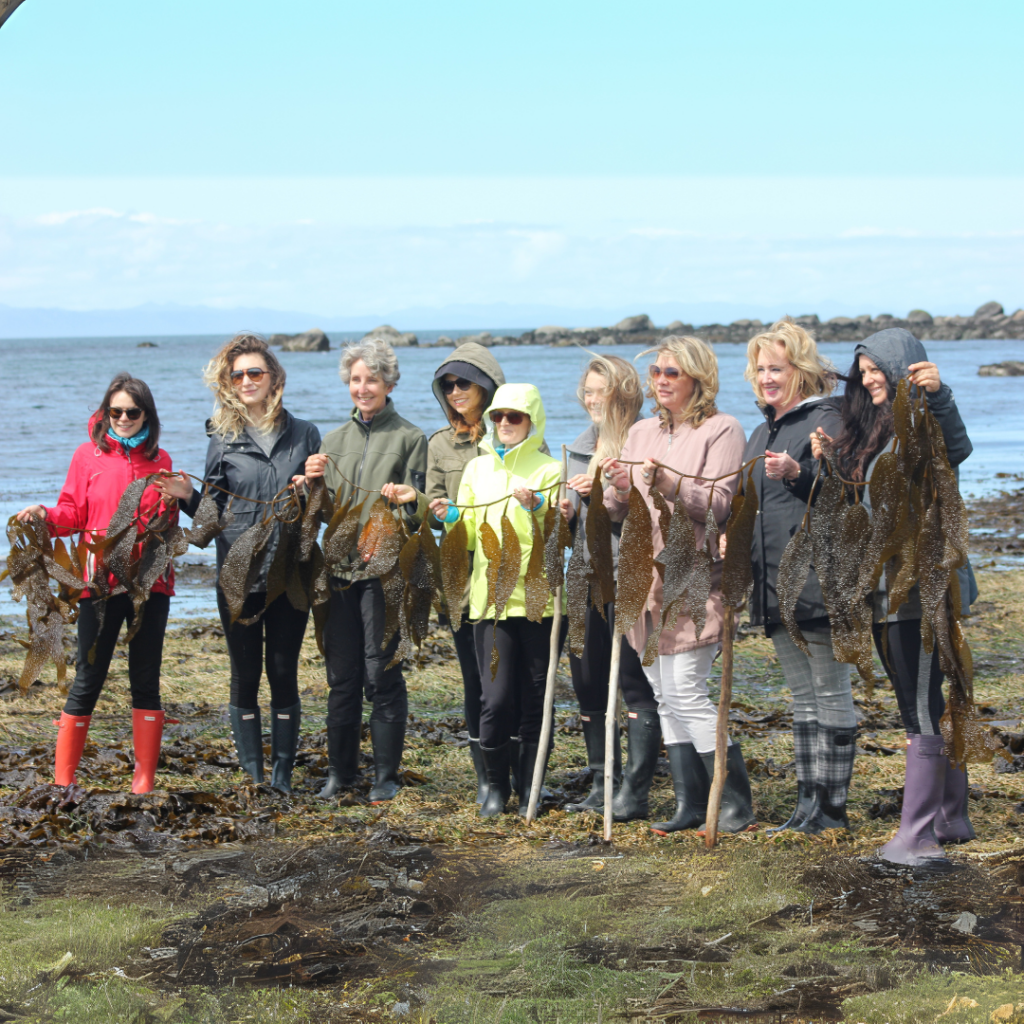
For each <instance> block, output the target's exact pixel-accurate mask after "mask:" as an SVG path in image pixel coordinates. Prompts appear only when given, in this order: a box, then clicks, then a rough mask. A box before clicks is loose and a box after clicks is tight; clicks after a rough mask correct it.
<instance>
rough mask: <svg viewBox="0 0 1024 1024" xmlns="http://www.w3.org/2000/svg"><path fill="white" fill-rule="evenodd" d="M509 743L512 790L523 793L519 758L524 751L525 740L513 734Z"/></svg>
mask: <svg viewBox="0 0 1024 1024" xmlns="http://www.w3.org/2000/svg"><path fill="white" fill-rule="evenodd" d="M508 744H509V747H508V760H509V770H510V771H511V773H512V792H513V793H521V792H522V790H521V789H520V788H519V786H520V782H519V759H520V755H521V753H522V750H521V748H522V745H523V741H522V740H521V739H520V738H519V737H518V736H513V737H512V738H511V739H510V740H509V741H508Z"/></svg>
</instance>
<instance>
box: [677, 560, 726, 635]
mask: <svg viewBox="0 0 1024 1024" xmlns="http://www.w3.org/2000/svg"><path fill="white" fill-rule="evenodd" d="M714 569H715V560H714V558H713V557H712V556H711V554H710V553H709V552H708V549H707V547H702V548H701V549H700V550H699V551H698V552H697V553H696V555H694V557H693V573H692V574H691V576H690V582H689V584H688V585H687V587H686V607H687V609H688V611H689V613H690V618H691V619H692V620H693V633H694V636H695V637H696V638H697V639H698V640H699V639H700V638H701V636H703V634H704V627H705V626H706V625H707V618H708V601H709V600H710V598H711V582H712V573H713V572H714ZM666 625H668V623H666Z"/></svg>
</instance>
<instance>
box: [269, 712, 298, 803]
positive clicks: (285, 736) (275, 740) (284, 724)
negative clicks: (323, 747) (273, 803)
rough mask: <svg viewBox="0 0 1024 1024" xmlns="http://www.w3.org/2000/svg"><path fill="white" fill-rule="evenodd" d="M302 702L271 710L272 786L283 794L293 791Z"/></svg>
mask: <svg viewBox="0 0 1024 1024" xmlns="http://www.w3.org/2000/svg"><path fill="white" fill-rule="evenodd" d="M301 725H302V702H301V701H298V702H296V703H295V704H293V705H292V706H291V707H290V708H275V707H273V706H271V708H270V762H271V765H272V768H271V773H270V785H271V786H273V787H274V789H279V790H280V791H281V792H282V793H290V792H291V791H292V769H293V768H294V767H295V753H296V751H297V750H298V749H299V727H300V726H301Z"/></svg>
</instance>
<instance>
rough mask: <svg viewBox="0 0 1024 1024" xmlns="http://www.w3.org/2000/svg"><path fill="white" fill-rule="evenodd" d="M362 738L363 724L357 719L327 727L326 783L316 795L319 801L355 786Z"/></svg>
mask: <svg viewBox="0 0 1024 1024" xmlns="http://www.w3.org/2000/svg"><path fill="white" fill-rule="evenodd" d="M362 738H363V723H362V720H361V719H359V718H357V719H356V720H355V721H354V722H346V723H345V724H344V725H329V726H327V782H326V784H325V785H324V787H323V789H321V790H320V792H319V793H317V796H318V797H319V798H320V799H321V800H329V799H330V798H331V797H332V796H337V795H338V793H339V792H341V790H343V789H349V788H350V787H352V786H354V785H355V784H356V781H357V780H358V778H359V745H360V742H361V741H362Z"/></svg>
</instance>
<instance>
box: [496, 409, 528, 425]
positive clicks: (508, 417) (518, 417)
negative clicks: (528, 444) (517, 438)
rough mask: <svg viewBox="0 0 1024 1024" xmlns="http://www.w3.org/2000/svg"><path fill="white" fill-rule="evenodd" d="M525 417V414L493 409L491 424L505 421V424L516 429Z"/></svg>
mask: <svg viewBox="0 0 1024 1024" xmlns="http://www.w3.org/2000/svg"><path fill="white" fill-rule="evenodd" d="M525 417H526V414H525V413H521V412H509V410H508V409H495V410H494V412H492V413H491V422H492V423H500V422H501V421H502V420H505V422H506V423H510V424H511V425H512V426H513V427H518V426H519V424H520V423H522V422H523V420H524V419H525Z"/></svg>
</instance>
